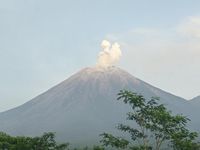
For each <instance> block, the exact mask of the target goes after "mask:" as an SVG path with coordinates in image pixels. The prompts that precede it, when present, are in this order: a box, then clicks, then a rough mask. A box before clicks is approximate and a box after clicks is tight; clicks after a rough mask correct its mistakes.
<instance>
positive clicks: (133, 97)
mask: <svg viewBox="0 0 200 150" xmlns="http://www.w3.org/2000/svg"><path fill="white" fill-rule="evenodd" d="M118 100H122V101H123V102H124V103H125V104H129V105H130V106H131V109H132V111H131V112H128V113H127V120H130V121H135V122H136V123H137V126H138V128H133V127H131V126H130V125H124V124H119V125H118V127H117V128H118V129H119V130H121V131H123V132H127V133H129V135H130V136H131V139H132V141H134V143H131V142H129V141H127V140H125V139H123V138H120V137H114V136H113V135H111V134H108V133H103V134H101V136H102V140H101V143H103V145H104V146H111V147H115V148H118V149H124V148H129V149H131V150H151V149H155V150H160V149H161V146H162V144H163V143H168V144H169V146H170V147H172V148H173V149H176V150H191V149H193V150H198V149H199V144H198V143H196V142H195V139H196V137H197V136H198V135H197V133H196V132H190V131H189V130H188V129H187V128H186V124H187V122H188V121H190V120H189V119H188V118H187V117H185V116H183V115H173V114H172V113H171V112H170V111H168V110H167V108H166V107H165V106H164V105H163V104H160V103H158V102H159V98H155V97H152V98H151V99H150V100H146V99H145V98H144V97H143V96H142V95H140V94H136V93H134V92H131V91H126V90H123V91H120V93H119V94H118ZM136 141H137V145H136ZM150 141H151V142H152V141H153V143H154V144H150ZM133 145H134V146H133Z"/></svg>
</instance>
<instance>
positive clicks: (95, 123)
mask: <svg viewBox="0 0 200 150" xmlns="http://www.w3.org/2000/svg"><path fill="white" fill-rule="evenodd" d="M121 89H128V90H132V91H135V92H137V93H141V94H143V95H144V96H145V97H148V98H149V97H152V96H157V97H160V98H161V102H162V103H164V104H166V105H167V107H169V108H170V110H172V111H173V112H175V113H183V114H186V115H187V116H189V117H190V118H191V119H193V118H192V117H193V112H191V110H193V106H192V105H190V103H189V102H188V101H186V100H185V99H183V98H180V97H177V96H174V95H172V94H170V93H167V92H164V91H162V90H160V89H158V88H156V87H153V86H151V85H149V84H147V83H145V82H143V81H141V80H139V79H137V78H135V77H133V76H132V75H130V74H129V73H127V72H125V71H123V70H121V69H120V68H117V67H109V68H106V69H105V68H95V67H94V68H85V69H83V70H81V71H80V72H78V73H76V74H75V75H73V76H71V77H70V78H69V79H67V80H65V81H63V82H62V83H60V84H58V85H57V86H55V87H53V88H51V89H49V90H48V91H46V92H45V93H43V94H41V95H39V96H37V97H36V98H34V99H32V100H30V101H29V102H27V103H25V104H23V105H21V106H19V107H16V108H14V109H11V110H8V111H6V112H2V113H0V130H2V131H4V132H7V133H9V134H12V135H31V136H32V135H33V136H35V135H40V134H42V133H43V132H48V131H53V132H56V135H57V137H58V140H61V141H69V142H71V143H76V144H77V143H78V144H80V143H84V144H86V143H90V142H93V141H94V142H95V141H98V136H99V134H101V133H103V132H117V131H116V130H115V129H114V128H113V127H115V126H116V125H117V124H118V123H121V122H124V121H125V114H126V113H127V112H128V111H129V107H128V106H126V105H124V104H123V103H122V102H120V101H116V98H117V93H118V92H119V90H121Z"/></svg>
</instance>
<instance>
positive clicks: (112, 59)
mask: <svg viewBox="0 0 200 150" xmlns="http://www.w3.org/2000/svg"><path fill="white" fill-rule="evenodd" d="M101 47H102V51H101V52H100V53H99V56H98V61H97V66H100V67H108V66H112V65H114V64H116V63H117V62H118V61H119V59H120V57H121V55H122V53H121V49H120V45H119V44H118V43H114V44H112V45H111V44H110V42H109V41H107V40H103V41H102V43H101Z"/></svg>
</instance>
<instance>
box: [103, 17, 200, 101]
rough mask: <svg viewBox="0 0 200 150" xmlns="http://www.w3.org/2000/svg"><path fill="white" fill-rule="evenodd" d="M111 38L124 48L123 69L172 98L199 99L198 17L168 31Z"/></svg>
mask: <svg viewBox="0 0 200 150" xmlns="http://www.w3.org/2000/svg"><path fill="white" fill-rule="evenodd" d="M112 37H115V40H116V41H119V42H120V43H121V47H122V48H123V59H122V60H121V61H120V66H121V67H122V68H125V69H126V70H129V71H130V72H131V73H132V74H133V75H135V76H137V77H139V78H141V79H143V80H145V81H147V82H149V83H151V84H153V85H155V86H157V87H160V88H162V89H164V90H166V91H169V92H171V93H174V94H175V95H179V96H182V97H185V98H188V99H190V98H192V97H194V96H196V95H200V84H199V83H200V78H199V76H200V17H197V16H194V17H187V18H186V19H185V20H184V21H180V22H177V24H176V25H175V26H174V27H170V28H159V29H156V28H148V27H147V28H140V27H139V28H135V29H131V30H129V31H127V32H123V33H118V34H109V36H106V38H107V39H109V40H113V39H112Z"/></svg>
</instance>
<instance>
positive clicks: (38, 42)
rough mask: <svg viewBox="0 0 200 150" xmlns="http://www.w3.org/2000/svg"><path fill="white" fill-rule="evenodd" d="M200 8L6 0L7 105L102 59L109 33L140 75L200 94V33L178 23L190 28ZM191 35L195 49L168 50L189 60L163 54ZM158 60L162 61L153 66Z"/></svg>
mask: <svg viewBox="0 0 200 150" xmlns="http://www.w3.org/2000/svg"><path fill="white" fill-rule="evenodd" d="M199 15H200V1H199V0H166V1H161V0H71V1H69V0H0V75H1V76H0V111H4V110H7V109H10V108H13V107H15V106H18V105H20V104H22V103H24V102H26V101H28V100H30V99H31V98H33V97H34V96H37V95H38V94H40V93H42V92H44V91H45V90H47V89H48V88H50V87H52V86H53V85H56V84H57V83H59V82H60V81H62V80H64V79H66V78H67V77H69V76H70V75H71V74H73V73H75V72H76V71H78V70H80V69H81V68H83V67H87V66H93V65H95V63H96V58H97V55H98V53H99V51H100V46H99V45H100V43H101V41H102V40H103V39H108V40H111V41H116V42H118V43H119V44H121V49H122V53H123V56H124V57H123V56H122V59H121V63H120V64H119V66H120V67H122V68H124V69H125V70H127V71H128V72H130V73H132V74H133V75H135V76H137V77H138V78H140V79H142V80H145V81H147V82H149V83H151V84H153V85H155V86H157V87H159V88H162V89H164V90H166V91H169V92H171V93H173V94H175V95H179V96H182V97H185V98H188V99H189V98H192V97H194V96H197V95H200V79H199V76H200V71H199V69H200V68H199V67H198V66H200V62H199V61H198V58H199V56H200V55H198V54H200V53H197V52H196V50H199V51H200V49H199V47H198V45H196V43H199V42H198V40H199V38H195V39H194V38H193V37H192V40H191V36H188V37H183V36H182V35H179V34H178V30H177V28H179V27H180V26H181V27H182V26H183V30H184V31H187V34H188V32H190V31H191V30H190V27H191V25H190V21H191V19H190V18H189V17H191V16H195V17H196V18H197V20H198V19H199V18H198V16H199ZM188 18H189V19H188ZM187 22H189V23H187ZM197 22H198V21H197ZM188 24H189V25H188ZM198 25H199V24H198V23H197V27H196V24H195V29H196V30H198V28H199V26H198ZM188 26H189V27H188ZM192 27H193V26H192ZM188 28H189V31H188V30H187V29H188ZM181 29H182V28H181ZM181 31H182V30H181ZM192 31H193V30H192ZM174 32H176V33H175V34H174ZM197 32H198V31H197ZM184 33H185V32H184ZM152 38H153V40H152ZM160 39H162V40H161V41H160ZM185 41H186V42H187V41H190V42H189V44H188V45H191V43H192V45H196V46H195V48H194V50H193V51H192V52H191V51H190V48H188V49H189V51H188V52H187V53H184V55H183V56H182V57H181V58H179V52H180V51H176V52H175V55H173V53H174V52H173V51H169V54H168V55H169V56H170V57H169V58H171V55H173V57H174V58H173V60H175V59H182V61H179V62H173V60H172V61H171V60H170V59H168V61H169V62H173V63H172V64H170V63H169V64H168V61H163V60H159V59H158V58H162V57H160V55H163V53H162V52H163V51H162V50H163V49H164V51H165V52H166V51H168V49H176V48H181V47H184V48H185V47H187V46H188V45H187V46H184V45H182V43H185ZM162 42H163V43H162ZM193 42H194V43H195V44H193ZM146 43H147V44H146ZM148 43H153V44H150V45H149V44H148ZM177 43H178V44H177ZM145 44H146V45H147V46H146V47H145V46H144V45H145ZM163 45H164V46H163ZM177 45H178V46H177ZM151 46H152V47H151ZM147 49H150V50H153V51H154V52H153V55H157V54H158V58H155V57H154V56H152V53H151V51H147ZM188 49H187V50H188ZM123 50H124V51H123ZM160 50H161V51H160ZM190 52H191V53H190ZM150 53H151V54H150ZM164 54H166V53H164ZM190 54H191V57H190V59H187V61H185V59H184V56H188V55H190ZM197 55H198V56H197ZM136 56H138V57H136ZM194 56H195V58H194ZM196 57H197V58H196ZM145 59H149V60H148V61H147V62H146V61H145ZM151 59H152V60H155V59H156V60H157V59H158V60H157V61H156V62H157V63H156V62H153V63H152V64H151V63H150V64H151V65H149V62H151ZM133 60H135V61H133ZM136 60H137V61H136ZM191 60H193V61H192V62H191ZM184 62H185V63H186V64H184ZM137 63H138V64H137ZM155 63H156V65H155ZM147 64H148V65H149V66H147ZM157 64H159V66H157ZM162 65H163V66H162ZM154 66H156V67H154ZM180 66H186V67H180ZM146 68H147V69H146ZM152 68H157V69H152ZM163 68H164V70H163ZM178 69H180V70H178ZM150 70H153V71H150ZM170 75H171V76H170ZM191 80H192V81H191ZM184 86H185V87H184Z"/></svg>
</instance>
